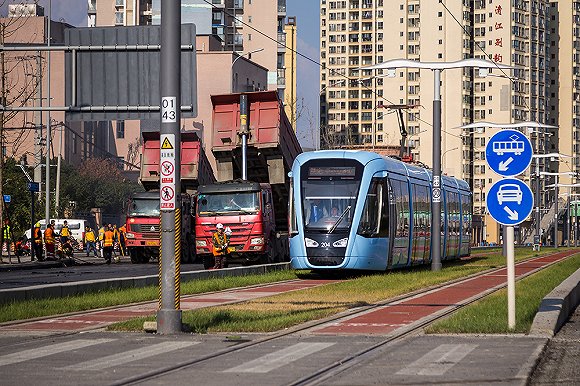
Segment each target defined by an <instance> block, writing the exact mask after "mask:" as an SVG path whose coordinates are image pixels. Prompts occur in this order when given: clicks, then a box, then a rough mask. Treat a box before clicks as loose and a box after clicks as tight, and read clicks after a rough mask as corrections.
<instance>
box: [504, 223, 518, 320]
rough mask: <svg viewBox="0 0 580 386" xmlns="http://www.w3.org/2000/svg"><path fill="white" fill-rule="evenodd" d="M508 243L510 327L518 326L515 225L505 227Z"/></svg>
mask: <svg viewBox="0 0 580 386" xmlns="http://www.w3.org/2000/svg"><path fill="white" fill-rule="evenodd" d="M505 230H506V232H505V235H506V240H505V242H506V244H507V286H508V291H507V292H508V327H509V329H510V330H513V329H514V328H516V267H515V253H514V227H513V226H507V227H505Z"/></svg>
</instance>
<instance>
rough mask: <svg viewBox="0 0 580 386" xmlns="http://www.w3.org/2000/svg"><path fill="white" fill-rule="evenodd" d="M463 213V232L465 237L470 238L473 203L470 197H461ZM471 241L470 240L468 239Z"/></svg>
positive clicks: (465, 195)
mask: <svg viewBox="0 0 580 386" xmlns="http://www.w3.org/2000/svg"><path fill="white" fill-rule="evenodd" d="M461 206H462V208H461V211H462V222H461V226H462V232H463V234H464V235H465V236H469V234H470V229H471V201H470V199H469V195H467V194H462V195H461ZM468 239H469V238H468Z"/></svg>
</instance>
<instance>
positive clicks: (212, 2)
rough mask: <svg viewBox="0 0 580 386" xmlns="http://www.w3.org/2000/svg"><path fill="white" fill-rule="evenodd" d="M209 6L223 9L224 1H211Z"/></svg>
mask: <svg viewBox="0 0 580 386" xmlns="http://www.w3.org/2000/svg"><path fill="white" fill-rule="evenodd" d="M211 5H212V6H214V7H216V8H225V7H226V0H211Z"/></svg>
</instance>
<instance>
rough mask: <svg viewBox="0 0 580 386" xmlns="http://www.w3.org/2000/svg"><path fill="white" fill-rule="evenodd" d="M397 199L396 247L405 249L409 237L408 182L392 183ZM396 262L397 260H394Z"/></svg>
mask: <svg viewBox="0 0 580 386" xmlns="http://www.w3.org/2000/svg"><path fill="white" fill-rule="evenodd" d="M390 183H391V186H392V188H393V194H394V195H395V199H396V208H397V212H396V213H394V214H393V216H395V218H396V221H397V226H396V232H395V246H396V247H405V246H406V245H407V242H408V241H406V240H404V239H407V240H408V237H409V215H410V213H409V186H408V185H407V183H406V182H401V181H397V180H393V179H392V180H391V181H390ZM394 260H396V259H394Z"/></svg>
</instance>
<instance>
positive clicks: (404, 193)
mask: <svg viewBox="0 0 580 386" xmlns="http://www.w3.org/2000/svg"><path fill="white" fill-rule="evenodd" d="M400 201H401V205H400V210H401V211H400V212H399V213H400V217H401V218H400V225H401V234H400V236H401V237H409V226H410V224H409V223H410V215H411V213H410V210H409V184H408V183H407V182H401V199H400Z"/></svg>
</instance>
